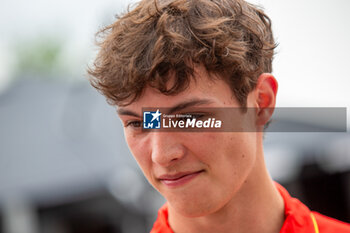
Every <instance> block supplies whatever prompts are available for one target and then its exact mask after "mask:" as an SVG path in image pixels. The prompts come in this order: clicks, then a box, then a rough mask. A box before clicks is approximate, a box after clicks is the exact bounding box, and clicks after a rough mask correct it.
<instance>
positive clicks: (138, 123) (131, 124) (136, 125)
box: [125, 121, 142, 128]
mask: <svg viewBox="0 0 350 233" xmlns="http://www.w3.org/2000/svg"><path fill="white" fill-rule="evenodd" d="M141 126H142V122H141V121H128V122H126V125H125V127H132V128H140V127H141Z"/></svg>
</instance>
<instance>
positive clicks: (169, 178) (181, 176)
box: [158, 170, 204, 188]
mask: <svg viewBox="0 0 350 233" xmlns="http://www.w3.org/2000/svg"><path fill="white" fill-rule="evenodd" d="M202 172H204V170H200V171H195V172H181V173H176V174H173V175H170V174H169V175H162V176H160V177H159V178H158V179H159V181H160V182H162V184H164V185H166V186H167V187H169V188H175V187H179V186H182V185H185V184H187V183H188V182H190V181H191V180H193V179H194V178H196V177H197V176H198V175H199V174H200V173H202Z"/></svg>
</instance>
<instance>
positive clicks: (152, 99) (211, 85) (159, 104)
mask: <svg viewBox="0 0 350 233" xmlns="http://www.w3.org/2000/svg"><path fill="white" fill-rule="evenodd" d="M194 75H195V77H194V78H192V79H191V81H190V84H189V86H188V88H186V89H185V90H184V91H182V92H180V93H178V94H176V95H165V94H163V93H161V92H160V91H159V90H158V89H156V88H152V87H150V86H147V87H145V89H144V91H143V93H142V95H141V96H140V98H138V99H137V100H136V101H134V102H133V103H131V104H129V105H128V106H126V107H123V109H128V110H139V109H141V108H144V107H156V108H171V107H173V106H176V105H178V104H179V103H183V102H190V101H192V100H195V101H199V102H200V103H201V100H206V101H202V104H208V103H210V104H211V106H212V107H214V106H215V104H217V105H221V104H223V103H224V104H225V103H232V102H234V103H237V101H236V99H235V98H234V96H233V94H232V91H231V89H230V87H229V86H228V84H227V83H226V82H225V81H223V80H222V79H221V78H219V77H218V76H215V75H214V74H209V73H208V72H207V71H206V70H205V69H204V68H202V67H196V68H195V72H194ZM173 82H174V79H170V81H169V83H168V85H169V86H172V85H173V84H174V83H173Z"/></svg>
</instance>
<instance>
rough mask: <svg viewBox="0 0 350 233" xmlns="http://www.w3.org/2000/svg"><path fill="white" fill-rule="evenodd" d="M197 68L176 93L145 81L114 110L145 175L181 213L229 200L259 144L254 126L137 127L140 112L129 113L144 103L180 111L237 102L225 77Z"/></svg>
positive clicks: (214, 206)
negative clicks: (250, 128)
mask: <svg viewBox="0 0 350 233" xmlns="http://www.w3.org/2000/svg"><path fill="white" fill-rule="evenodd" d="M196 71H197V72H196V76H197V80H196V82H191V84H190V86H189V88H188V89H186V90H185V91H183V92H181V93H179V94H178V95H175V96H166V95H163V94H161V93H160V92H159V91H158V90H156V89H154V88H150V87H147V88H146V89H145V92H144V93H143V95H142V96H141V98H140V99H138V100H137V101H136V102H133V103H132V104H130V105H128V106H126V107H122V108H119V110H118V112H119V115H120V118H121V120H122V122H123V124H124V133H125V138H126V141H127V143H128V145H129V148H130V150H131V152H132V154H133V156H134V157H135V159H136V161H137V162H138V164H139V166H140V167H141V169H142V171H143V173H144V175H145V176H146V178H147V180H148V181H149V182H150V183H151V184H152V185H153V187H154V188H155V189H157V190H158V191H159V192H160V193H161V194H162V195H163V196H164V197H165V199H166V200H167V201H168V203H169V205H170V206H171V207H172V208H174V209H175V210H176V211H177V212H179V213H181V214H183V215H185V216H203V215H206V214H209V213H213V212H215V211H217V210H219V209H220V208H222V207H223V206H225V205H226V204H227V203H228V202H229V201H230V200H232V199H233V198H234V196H235V194H236V193H237V192H238V191H239V189H240V187H241V186H242V184H243V183H244V181H245V180H246V179H247V177H248V175H249V173H250V171H251V170H252V168H253V166H254V163H255V158H256V157H255V156H256V150H257V137H256V133H253V132H199V133H198V132H192V133H191V132H185V131H184V132H145V131H142V130H141V129H140V127H141V126H142V123H141V121H142V119H141V116H133V115H142V114H140V113H141V111H142V107H155V108H162V107H166V108H172V107H174V106H181V107H180V108H178V112H175V113H179V114H184V113H193V112H195V109H196V108H198V107H200V108H228V107H230V108H237V107H240V105H239V103H238V102H237V101H236V99H235V98H234V97H233V95H232V91H231V89H230V88H229V86H228V85H227V84H226V83H225V82H224V81H222V80H216V81H215V82H213V81H209V79H208V74H207V73H206V72H205V71H203V69H201V68H198V69H196ZM248 102H249V99H248ZM183 103H186V104H183ZM131 112H132V113H135V114H131ZM241 114H243V113H241ZM234 120H235V119H232V121H234Z"/></svg>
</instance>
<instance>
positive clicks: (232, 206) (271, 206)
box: [169, 153, 284, 233]
mask: <svg viewBox="0 0 350 233" xmlns="http://www.w3.org/2000/svg"><path fill="white" fill-rule="evenodd" d="M261 154H262V153H261ZM283 222H284V201H283V199H282V197H281V195H280V194H279V192H278V190H277V189H276V187H275V185H274V183H273V181H272V179H271V178H270V176H269V174H268V172H267V170H266V166H265V163H264V160H263V156H259V157H258V158H257V161H256V163H255V167H254V168H253V170H252V172H251V174H250V175H249V176H248V178H247V179H246V181H245V182H244V184H243V185H242V187H241V188H240V189H239V191H238V192H237V193H236V194H235V195H234V197H233V198H232V199H231V200H230V201H229V202H228V203H227V204H226V205H225V206H224V207H223V208H221V209H220V210H218V211H217V212H215V213H212V214H209V215H205V216H201V217H196V218H188V217H185V216H182V215H180V214H178V213H177V212H176V211H174V210H173V209H172V208H171V207H170V206H169V223H170V225H171V227H172V229H173V230H174V232H175V233H187V232H188V233H196V232H200V233H206V232H208V233H209V232H211V233H212V232H227V233H230V232H232V233H278V232H280V229H281V227H282V225H283Z"/></svg>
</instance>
